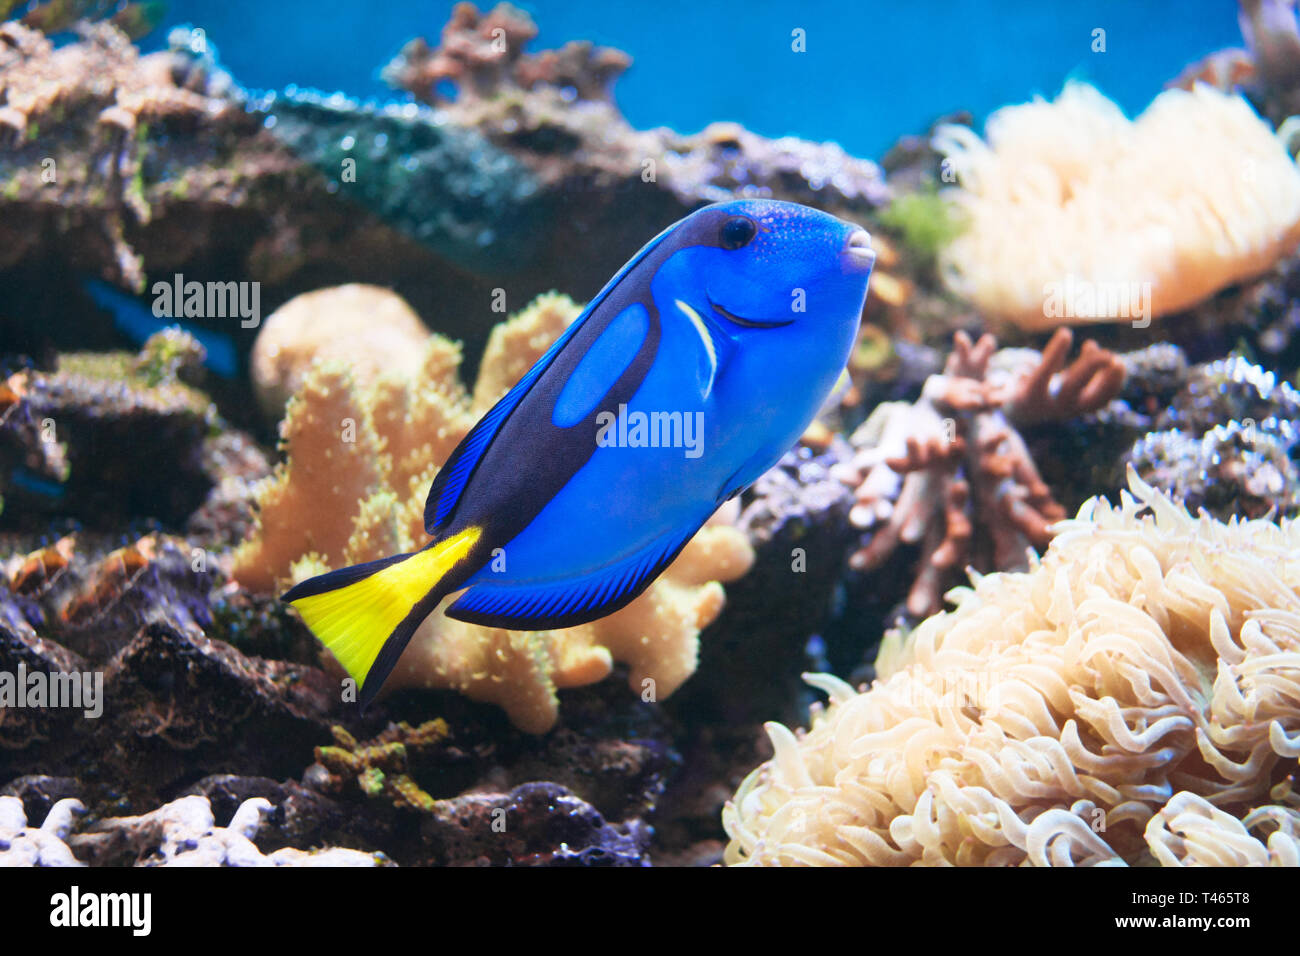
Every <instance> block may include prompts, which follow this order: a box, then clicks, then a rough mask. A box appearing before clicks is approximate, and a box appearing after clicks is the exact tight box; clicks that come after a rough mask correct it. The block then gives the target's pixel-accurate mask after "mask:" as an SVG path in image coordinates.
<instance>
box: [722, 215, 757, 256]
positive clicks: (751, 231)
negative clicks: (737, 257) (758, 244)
mask: <svg viewBox="0 0 1300 956" xmlns="http://www.w3.org/2000/svg"><path fill="white" fill-rule="evenodd" d="M757 234H758V227H757V226H756V225H754V220H752V219H746V218H745V217H744V216H732V217H731V218H730V219H728V220H727V221H726V222H724V223H723V224H722V248H724V249H739V248H740V247H741V246H747V245H749V242H750V240H751V239H753V238H754V236H756V235H757Z"/></svg>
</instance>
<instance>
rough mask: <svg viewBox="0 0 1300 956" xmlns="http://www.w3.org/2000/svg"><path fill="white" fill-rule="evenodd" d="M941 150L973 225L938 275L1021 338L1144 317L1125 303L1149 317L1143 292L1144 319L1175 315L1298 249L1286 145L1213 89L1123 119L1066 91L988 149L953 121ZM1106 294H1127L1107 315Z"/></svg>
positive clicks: (1298, 222)
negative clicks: (1030, 332) (1023, 333)
mask: <svg viewBox="0 0 1300 956" xmlns="http://www.w3.org/2000/svg"><path fill="white" fill-rule="evenodd" d="M935 145H936V147H937V148H938V149H939V150H940V151H941V152H943V153H945V154H946V157H947V158H946V163H948V164H949V166H950V168H951V169H952V170H953V171H954V172H955V173H956V175H957V177H958V180H959V182H960V184H961V185H960V188H957V189H953V190H951V191H950V193H951V197H952V198H953V200H954V201H955V202H956V203H957V204H958V206H959V207H960V208H961V210H962V212H963V214H964V215H965V216H966V218H967V219H968V222H969V228H967V229H966V230H965V231H964V232H963V233H962V234H961V235H960V236H958V237H957V238H955V239H954V240H953V241H952V242H951V243H950V244H949V245H948V246H947V247H946V248H945V249H944V251H943V253H942V255H941V260H940V261H941V266H942V269H943V271H944V275H945V278H946V280H947V282H948V284H949V285H950V286H951V287H952V288H953V289H954V291H956V292H958V293H959V294H961V295H963V296H964V297H966V298H967V299H969V300H970V301H971V302H973V303H974V304H975V305H976V306H978V307H979V308H980V309H981V310H982V311H983V312H984V313H985V314H987V315H988V316H989V317H991V318H996V319H1001V320H1006V321H1010V322H1013V323H1015V324H1017V325H1019V326H1021V327H1023V328H1026V329H1043V328H1050V327H1053V326H1056V325H1061V324H1073V323H1075V322H1088V321H1105V320H1107V319H1112V320H1113V319H1115V318H1121V317H1123V318H1137V316H1135V315H1133V314H1132V313H1133V311H1134V310H1133V309H1131V308H1128V306H1130V305H1132V306H1137V308H1138V310H1140V308H1141V302H1140V299H1141V298H1142V294H1143V291H1144V290H1145V289H1149V292H1150V301H1149V306H1150V314H1151V315H1153V316H1159V315H1164V314H1167V313H1171V312H1176V311H1178V310H1180V309H1184V308H1187V307H1189V306H1191V305H1195V304H1196V303H1198V302H1200V301H1202V300H1204V299H1206V298H1208V297H1209V296H1210V295H1212V294H1213V293H1214V292H1217V291H1218V290H1219V289H1222V288H1223V287H1225V286H1227V285H1230V284H1232V283H1234V282H1237V281H1240V280H1242V279H1246V278H1249V277H1252V276H1255V275H1258V274H1260V273H1262V272H1264V271H1265V270H1267V269H1268V268H1269V267H1270V266H1272V265H1273V264H1274V263H1275V262H1276V261H1277V260H1278V259H1280V258H1281V257H1283V256H1285V255H1287V254H1289V253H1290V252H1291V250H1292V249H1293V248H1294V247H1295V245H1296V242H1297V241H1300V171H1298V170H1297V169H1296V164H1295V163H1294V162H1293V161H1292V159H1291V157H1290V156H1289V155H1288V154H1287V150H1286V147H1285V146H1284V145H1283V142H1282V141H1281V139H1280V138H1279V137H1278V136H1276V135H1275V134H1274V133H1273V130H1272V129H1271V128H1270V127H1269V125H1268V124H1267V123H1265V122H1264V121H1263V120H1261V119H1260V118H1259V117H1258V116H1257V115H1256V114H1255V112H1254V111H1253V110H1252V109H1251V107H1250V105H1249V104H1248V103H1247V102H1246V101H1245V100H1244V99H1242V98H1241V97H1240V96H1229V95H1226V94H1224V93H1220V92H1218V91H1217V90H1214V89H1212V88H1210V87H1208V86H1197V87H1196V88H1195V89H1194V90H1192V91H1190V92H1189V91H1186V90H1168V91H1166V92H1164V93H1162V94H1160V96H1158V97H1157V98H1156V99H1155V100H1154V101H1153V102H1152V104H1151V105H1150V106H1149V107H1148V108H1147V110H1146V112H1144V113H1143V114H1142V116H1141V117H1139V118H1138V119H1137V120H1136V121H1130V120H1128V119H1127V118H1125V116H1124V114H1123V113H1122V112H1121V111H1120V109H1119V107H1117V106H1116V105H1115V104H1114V103H1112V102H1111V101H1110V100H1108V99H1106V98H1105V97H1104V96H1102V94H1101V93H1099V92H1098V91H1097V90H1095V89H1093V88H1092V87H1090V86H1087V85H1085V84H1079V83H1072V84H1069V85H1067V86H1066V88H1065V90H1064V91H1063V92H1062V93H1061V95H1060V96H1059V97H1058V98H1057V99H1056V101H1055V102H1051V103H1049V102H1044V101H1042V100H1036V101H1035V102H1033V103H1028V104H1024V105H1021V106H1010V107H1006V108H1004V109H1002V110H999V111H998V112H997V113H995V114H994V115H993V116H991V117H990V118H989V121H988V123H987V142H985V141H984V140H981V139H980V138H979V137H978V136H977V135H976V134H975V133H974V132H972V131H971V130H970V129H968V128H966V127H961V126H945V127H941V128H940V130H939V132H938V135H937V136H936V141H935ZM1053 290H1058V291H1061V292H1062V293H1063V294H1062V296H1054V295H1053ZM1071 290H1072V291H1073V293H1074V294H1071ZM1112 292H1113V293H1116V294H1119V293H1123V295H1122V296H1119V298H1117V299H1116V301H1115V302H1110V303H1107V305H1106V306H1105V307H1102V305H1101V304H1102V300H1103V299H1104V298H1106V297H1107V294H1108V293H1112ZM1134 293H1136V296H1137V298H1138V300H1139V301H1136V302H1131V301H1130V300H1129V297H1130V296H1132V295H1133V294H1134ZM1066 297H1068V298H1069V299H1071V300H1072V302H1071V301H1066ZM1058 299H1059V300H1060V301H1057V300H1058ZM1121 300H1122V301H1121ZM1053 303H1055V305H1053ZM1115 304H1119V305H1120V306H1122V308H1120V309H1119V310H1116V309H1113V308H1110V307H1109V306H1111V305H1115ZM1055 306H1062V307H1063V308H1056V307H1055ZM1071 306H1073V308H1071ZM1090 310H1091V311H1095V312H1096V313H1097V314H1093V315H1089V314H1086V313H1088V312H1089V311H1090ZM1063 311H1066V312H1069V311H1073V312H1074V314H1073V315H1070V314H1062V312H1063ZM1140 320H1141V319H1139V321H1140Z"/></svg>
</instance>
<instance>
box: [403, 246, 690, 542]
mask: <svg viewBox="0 0 1300 956" xmlns="http://www.w3.org/2000/svg"><path fill="white" fill-rule="evenodd" d="M672 229H673V227H672V226H669V227H668V228H667V229H665V230H664V231H663V232H661V233H659V235H657V236H655V237H654V238H653V239H651V240H650V241H649V242H648V243H646V245H645V246H644V247H642V249H641V251H640V252H638V253H637V254H636V255H635V256H633V257H632V258H631V259H630V260H628V262H627V263H626V264H625V265H624V266H623V268H622V269H620V270H618V272H617V273H615V275H614V277H613V278H612V279H610V280H609V282H607V283H606V284H605V287H604V288H603V289H601V290H600V292H599V293H598V294H597V296H596V297H595V298H594V299H592V300H591V302H590V303H589V304H588V305H587V308H585V309H584V310H583V311H582V314H581V315H579V316H578V317H577V318H576V319H574V320H573V322H572V323H570V325H569V327H568V328H567V329H565V330H564V334H562V335H561V336H560V337H559V338H558V339H556V340H555V342H554V344H553V345H551V347H550V348H549V349H547V350H546V353H545V354H544V355H543V356H542V357H541V358H540V359H538V360H537V362H536V363H535V364H534V365H533V367H532V368H530V369H529V370H528V371H527V372H526V373H525V374H524V377H523V378H521V379H520V380H519V381H518V382H517V383H516V384H515V386H514V388H512V389H510V391H508V392H506V394H505V395H504V396H502V398H501V400H500V401H498V402H497V403H496V404H495V405H493V406H492V408H491V409H490V410H489V411H488V413H487V414H486V415H484V416H483V417H482V418H481V419H479V421H478V424H477V425H475V426H474V427H473V429H471V430H470V433H469V434H468V435H466V436H465V438H464V439H463V440H462V441H461V443H460V444H459V445H457V446H456V449H455V451H453V452H452V453H451V455H450V456H449V457H448V458H447V461H446V462H445V463H444V464H443V466H442V468H440V469H439V470H438V476H437V477H436V478H435V479H434V482H433V487H432V488H430V489H429V497H428V498H427V499H425V502H424V530H425V531H427V532H428V533H429V534H431V535H433V536H434V537H435V538H436V537H437V536H438V535H439V534H441V533H442V531H443V530H444V529H445V528H446V527H447V524H448V522H449V521H450V519H451V516H452V514H453V513H454V512H455V510H456V504H457V503H458V502H459V501H460V497H461V494H462V493H463V492H464V491H465V486H466V485H467V484H468V483H469V480H470V478H471V477H472V476H473V474H474V469H475V468H476V467H477V466H478V463H479V461H480V460H482V458H483V453H484V452H485V451H486V450H487V448H488V446H489V445H490V444H491V443H492V439H493V438H495V437H496V435H497V433H498V432H499V431H500V430H501V426H502V425H503V424H505V422H506V419H508V418H509V417H510V414H511V412H513V411H514V410H515V409H516V408H517V407H518V406H519V403H520V402H521V401H523V399H524V396H525V395H527V394H528V392H529V390H530V389H531V388H532V387H533V385H534V384H536V382H537V380H538V379H539V378H541V377H542V373H543V372H545V371H546V370H547V369H548V368H550V366H551V364H552V363H553V362H554V361H555V357H556V356H557V355H559V354H560V352H561V351H562V350H563V349H564V347H565V346H566V345H568V344H569V342H570V341H572V339H573V337H574V335H576V334H577V332H578V330H579V329H580V328H582V327H583V326H584V325H585V324H586V322H587V320H588V319H590V318H591V316H592V315H594V314H595V312H596V310H597V309H598V308H600V306H601V305H602V304H603V303H604V301H605V300H606V299H607V298H608V297H609V294H610V293H611V292H612V291H613V290H614V288H615V286H617V285H618V284H619V283H620V282H621V281H623V279H624V278H625V277H626V276H627V274H628V273H629V272H631V271H632V270H633V269H634V268H636V266H637V265H638V264H639V263H640V262H641V260H642V259H644V258H645V257H646V256H647V255H648V254H649V253H650V252H651V250H653V249H654V248H655V247H656V246H658V245H659V243H660V242H662V241H663V240H664V237H666V236H667V235H668V233H669V232H671V231H672Z"/></svg>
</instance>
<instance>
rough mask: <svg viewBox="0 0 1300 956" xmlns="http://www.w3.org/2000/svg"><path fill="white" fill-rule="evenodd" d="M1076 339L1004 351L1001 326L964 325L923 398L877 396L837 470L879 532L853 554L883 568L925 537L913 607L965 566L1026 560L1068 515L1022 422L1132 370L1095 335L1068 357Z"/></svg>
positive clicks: (934, 599)
mask: <svg viewBox="0 0 1300 956" xmlns="http://www.w3.org/2000/svg"><path fill="white" fill-rule="evenodd" d="M1071 342H1072V336H1071V334H1070V332H1069V331H1068V330H1066V329H1060V330H1058V331H1057V332H1056V334H1055V335H1053V337H1052V339H1051V341H1050V342H1049V343H1048V345H1047V347H1046V348H1045V349H1044V350H1043V352H1042V354H1041V355H1040V354H1039V353H1036V352H1033V351H1032V350H1026V349H1009V350H1003V351H1002V352H997V351H996V349H997V343H996V341H995V340H994V338H993V337H992V336H991V335H985V336H984V337H982V338H981V339H980V340H979V341H978V342H972V341H971V339H970V337H969V336H967V335H966V334H965V333H959V334H958V335H957V336H956V338H955V340H954V351H953V352H952V354H951V355H950V356H949V358H948V361H947V364H946V365H945V367H944V371H943V373H942V374H941V375H934V376H931V377H930V378H929V379H927V381H926V383H925V385H924V387H923V390H922V394H921V397H920V399H919V400H917V401H916V402H915V403H913V404H906V403H888V404H883V405H880V406H877V408H876V410H875V412H873V413H872V416H871V417H870V418H869V419H868V420H867V422H866V423H865V424H864V425H863V426H862V427H861V428H860V429H858V431H857V432H855V433H854V435H853V437H852V439H851V442H852V444H853V445H854V446H855V448H856V449H857V453H856V454H855V455H854V456H853V458H852V459H851V460H850V461H848V462H845V463H843V464H841V465H838V466H836V468H835V469H834V474H835V475H836V476H837V477H838V478H839V479H840V480H841V481H843V482H845V483H846V484H848V485H850V486H851V487H854V488H856V492H855V495H856V498H857V504H856V505H855V506H854V508H853V510H852V511H851V512H850V514H849V518H850V521H851V522H852V523H853V524H854V525H855V526H856V527H858V528H860V529H862V530H863V531H865V532H867V533H868V535H869V537H868V538H867V541H866V543H865V544H864V545H863V546H862V548H861V549H860V550H858V551H857V553H856V554H855V555H854V556H853V557H852V559H851V565H852V566H853V567H854V568H856V569H858V570H867V571H869V570H874V569H876V568H879V567H880V566H881V565H882V564H883V563H884V562H885V561H886V560H887V559H888V558H889V557H890V556H891V555H893V554H894V553H895V551H896V550H897V549H898V548H899V546H900V545H913V544H916V545H919V546H920V558H919V563H918V570H917V573H916V577H915V580H914V583H913V585H912V588H911V590H910V592H909V594H908V596H907V600H906V603H905V608H906V611H907V614H908V615H910V616H911V617H913V618H920V617H924V616H926V615H928V614H933V613H934V612H936V611H938V610H939V607H940V602H941V598H942V596H943V593H944V592H945V591H946V590H947V589H948V587H950V586H951V585H952V584H954V583H955V582H956V580H957V578H958V576H959V575H960V573H961V571H962V569H963V568H965V567H969V566H973V567H975V568H977V569H979V570H982V571H992V570H1014V569H1017V568H1022V567H1024V566H1025V560H1026V557H1025V552H1026V549H1027V548H1030V547H1033V548H1037V549H1042V548H1044V547H1046V546H1047V543H1048V542H1049V541H1050V540H1051V536H1052V532H1051V526H1052V524H1053V522H1055V521H1057V520H1059V519H1060V518H1063V517H1065V512H1064V510H1063V509H1062V508H1061V506H1060V505H1059V504H1058V503H1057V502H1056V501H1055V500H1054V499H1053V497H1052V494H1051V491H1050V489H1049V488H1048V487H1047V485H1046V484H1045V483H1044V482H1043V481H1042V478H1041V477H1040V475H1039V472H1038V469H1037V467H1036V466H1035V464H1034V461H1033V459H1032V458H1031V456H1030V454H1029V451H1028V448H1027V447H1026V445H1025V442H1024V439H1023V438H1022V437H1021V435H1020V432H1019V431H1018V430H1017V429H1018V428H1019V427H1024V426H1025V425H1030V424H1034V423H1039V422H1057V421H1061V420H1063V419H1067V418H1070V417H1072V416H1077V415H1080V414H1082V413H1085V412H1088V411H1092V410H1094V409H1097V408H1099V407H1101V406H1103V405H1105V404H1106V403H1107V402H1108V401H1110V399H1111V398H1112V397H1113V396H1114V395H1115V394H1116V393H1117V392H1118V391H1119V389H1120V388H1121V386H1122V384H1123V381H1124V374H1125V373H1124V367H1123V364H1122V363H1121V362H1120V360H1119V359H1118V358H1117V357H1116V356H1115V355H1113V354H1112V353H1110V352H1108V351H1107V350H1105V349H1102V348H1100V347H1099V346H1097V345H1096V343H1094V342H1091V341H1088V342H1085V343H1084V345H1083V348H1082V349H1081V351H1080V354H1079V355H1078V356H1077V357H1076V358H1075V359H1074V360H1073V361H1070V362H1068V363H1067V357H1068V354H1069V350H1070V346H1071Z"/></svg>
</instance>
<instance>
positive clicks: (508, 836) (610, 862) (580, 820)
mask: <svg viewBox="0 0 1300 956" xmlns="http://www.w3.org/2000/svg"><path fill="white" fill-rule="evenodd" d="M432 818H433V820H432V823H431V824H430V828H429V832H430V836H429V840H430V843H431V844H432V845H433V847H434V848H435V852H436V853H437V854H438V857H437V859H440V860H441V861H444V862H449V863H452V864H453V865H496V866H649V864H650V861H649V858H648V857H647V856H646V844H647V843H648V842H649V838H650V833H649V831H648V829H647V828H646V827H645V826H644V825H642V824H640V823H639V822H638V821H633V822H631V823H628V824H611V823H607V822H606V821H605V819H604V818H603V817H602V816H601V815H600V814H599V813H598V812H597V811H596V810H595V809H594V808H593V807H591V806H590V805H589V804H588V803H586V802H584V801H583V800H581V799H579V798H578V797H576V796H574V795H573V794H572V793H570V792H569V791H568V790H566V789H565V788H564V787H560V786H557V785H555V784H552V783H525V784H522V785H520V786H518V787H516V788H515V789H513V790H511V791H510V792H509V793H469V794H465V795H464V796H461V797H458V798H456V799H455V800H446V801H439V802H438V803H437V804H436V805H435V806H434V808H433V810H432ZM489 833H490V834H495V839H485V838H484V834H489Z"/></svg>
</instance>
